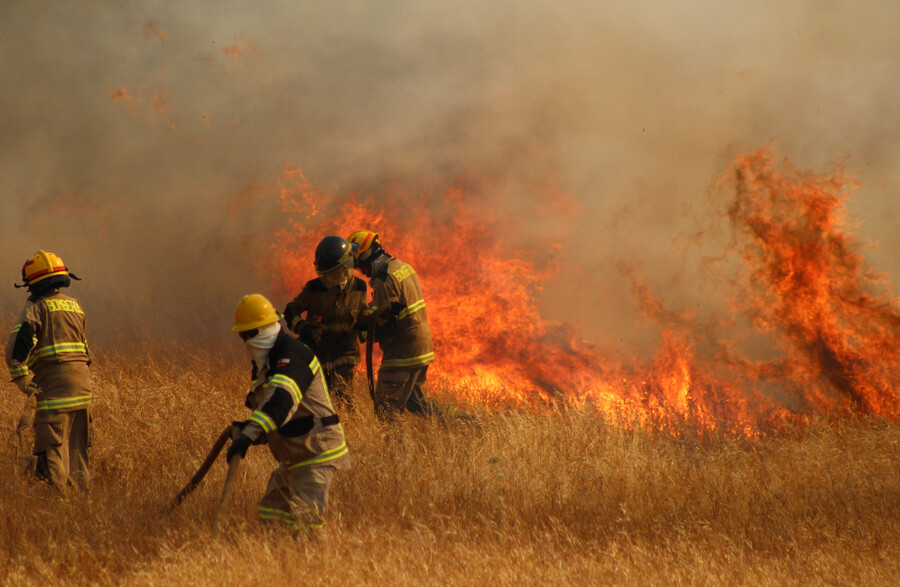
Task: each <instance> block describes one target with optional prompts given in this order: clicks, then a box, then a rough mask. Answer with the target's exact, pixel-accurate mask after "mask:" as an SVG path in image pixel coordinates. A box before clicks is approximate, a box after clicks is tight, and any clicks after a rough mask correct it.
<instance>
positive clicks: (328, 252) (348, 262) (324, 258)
mask: <svg viewBox="0 0 900 587" xmlns="http://www.w3.org/2000/svg"><path fill="white" fill-rule="evenodd" d="M315 265H316V273H318V274H319V275H322V274H323V273H328V272H329V271H331V270H332V269H337V268H338V267H340V266H342V265H343V266H344V267H347V268H350V269H352V268H353V247H352V246H351V245H350V243H349V242H347V239H344V238H341V237H339V236H326V237H325V238H323V239H322V240H321V241H319V246H317V247H316V263H315Z"/></svg>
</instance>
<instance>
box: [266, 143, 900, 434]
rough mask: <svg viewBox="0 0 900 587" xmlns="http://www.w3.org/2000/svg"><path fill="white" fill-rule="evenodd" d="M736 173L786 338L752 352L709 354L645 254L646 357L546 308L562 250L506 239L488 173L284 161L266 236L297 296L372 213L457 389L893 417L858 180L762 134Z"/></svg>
mask: <svg viewBox="0 0 900 587" xmlns="http://www.w3.org/2000/svg"><path fill="white" fill-rule="evenodd" d="M729 177H730V178H732V180H731V182H730V183H728V182H724V183H723V187H724V188H725V189H730V190H731V189H733V191H734V194H735V195H734V203H733V206H732V208H731V212H730V219H731V221H732V223H733V224H734V226H735V228H736V233H737V234H738V235H739V240H740V243H741V252H742V256H743V261H744V264H745V268H746V275H747V277H748V278H749V280H748V283H750V284H752V285H748V286H747V288H746V290H745V292H744V293H747V294H749V297H748V299H749V300H750V301H749V302H747V303H746V304H745V305H744V306H743V307H742V308H740V309H741V311H743V312H745V313H746V314H747V315H748V316H749V317H750V319H751V321H752V323H753V324H754V325H755V326H756V327H757V328H759V329H760V330H761V331H762V332H765V333H768V334H769V335H770V336H773V337H774V338H776V339H777V340H778V341H779V342H780V343H781V348H782V349H783V351H784V353H785V354H784V356H783V357H780V358H777V359H775V360H771V361H750V360H747V359H745V358H743V357H742V356H741V354H740V352H739V351H737V350H736V346H735V345H734V344H732V343H731V342H726V341H719V342H718V343H717V344H716V345H714V347H715V348H716V349H717V352H716V353H715V354H714V356H712V357H709V356H707V355H708V354H709V353H708V352H705V353H701V352H698V349H699V348H700V346H699V345H700V342H699V341H700V340H701V338H700V335H699V334H698V333H699V332H700V331H701V330H702V328H703V325H702V324H701V323H700V322H699V321H698V319H697V318H696V317H694V316H692V315H691V314H689V313H686V312H673V311H670V310H666V309H665V307H664V304H663V303H662V302H661V301H660V300H657V299H656V298H654V296H653V295H652V294H651V293H650V291H649V288H648V287H647V286H646V285H644V284H642V283H641V282H640V280H639V279H638V278H637V277H636V276H635V275H634V272H630V275H629V277H630V279H631V281H632V290H633V292H634V295H635V297H636V299H637V301H638V303H639V305H640V307H641V308H642V309H643V310H644V311H645V313H646V314H647V315H649V316H651V317H652V318H654V319H656V320H657V322H659V324H660V327H661V340H662V344H661V348H660V349H659V350H658V351H657V353H656V355H655V356H654V358H653V359H652V361H650V363H649V364H643V365H641V364H639V363H638V361H637V360H636V359H635V358H633V357H622V356H620V355H619V354H617V353H616V352H615V351H613V350H609V349H598V348H595V347H594V346H592V345H590V344H588V343H587V342H585V341H583V340H580V339H579V337H578V336H577V333H576V331H575V329H574V328H573V327H571V326H570V325H566V324H560V323H554V322H550V321H547V320H545V319H543V318H542V317H541V314H540V311H539V305H538V300H537V295H538V293H539V291H540V289H541V287H542V285H543V284H544V283H545V282H546V281H547V280H548V279H551V278H553V277H554V276H555V275H556V274H557V272H558V271H559V269H560V263H561V262H562V261H559V259H560V258H564V255H556V256H555V258H556V259H557V261H555V262H552V261H551V262H538V261H537V260H536V256H535V254H534V251H533V250H528V249H522V248H516V247H513V246H511V245H510V244H509V239H508V238H507V237H505V236H504V231H503V230H502V228H503V219H502V218H501V217H499V216H498V214H499V211H498V210H497V209H496V208H495V207H492V199H491V198H490V197H489V191H490V190H489V187H486V186H480V185H476V184H473V183H471V182H469V183H466V182H459V183H457V184H448V185H443V186H441V187H440V188H435V189H433V190H430V191H413V190H409V189H407V188H404V187H403V186H394V188H395V189H392V191H391V192H390V197H389V198H384V199H382V200H376V198H374V197H372V196H369V197H363V196H362V195H360V194H357V193H354V194H350V195H349V196H347V197H340V198H339V197H336V196H335V195H332V194H329V193H326V192H324V191H322V190H320V189H317V188H315V187H312V186H310V184H309V182H308V181H307V179H306V177H305V176H304V175H303V172H302V171H301V170H300V169H299V168H297V167H294V166H290V165H285V167H284V170H283V174H282V176H281V178H280V180H279V184H278V190H279V199H280V205H281V209H282V211H283V219H284V222H285V225H284V226H285V228H284V229H283V230H281V231H280V232H279V234H278V235H277V238H276V239H275V240H276V243H277V244H275V245H273V246H272V250H271V253H272V255H271V258H270V267H269V273H270V275H273V276H274V277H273V283H272V288H273V289H274V290H275V291H276V292H277V293H278V294H279V295H281V296H283V297H284V299H290V298H291V297H293V296H294V295H295V294H296V292H297V291H298V290H299V288H300V287H301V286H302V284H303V283H304V282H305V281H306V280H307V279H311V278H312V277H314V272H313V267H312V251H313V250H314V249H315V246H316V244H317V242H318V241H319V240H320V239H321V238H322V237H324V236H326V235H329V234H338V235H342V236H346V235H347V234H349V233H350V232H351V231H353V230H355V229H358V228H368V229H370V230H374V231H376V232H378V233H379V234H380V236H381V240H382V243H383V245H384V247H385V249H386V250H387V251H388V252H389V253H390V254H392V255H393V256H396V257H399V258H401V259H403V260H404V261H407V262H409V263H410V264H412V266H413V267H414V268H415V269H416V271H417V273H418V275H419V277H420V279H421V282H422V286H423V289H424V293H425V299H426V303H427V311H428V318H429V322H430V325H431V329H432V335H433V337H434V345H435V354H436V357H437V360H436V362H435V363H434V365H433V367H432V370H431V371H429V376H431V373H432V372H433V373H434V375H435V376H436V377H435V378H436V379H437V380H438V381H440V382H441V385H440V386H439V387H440V388H441V390H443V392H444V393H448V394H451V395H453V396H455V397H456V398H458V399H459V400H461V401H466V402H478V403H482V404H488V405H494V406H508V405H519V406H542V405H559V404H564V405H566V406H575V407H581V408H591V409H595V410H596V411H598V412H599V413H601V414H603V415H605V416H607V417H610V418H615V419H619V420H620V421H625V422H634V421H636V422H640V423H642V424H644V425H646V424H651V425H658V426H661V427H668V428H670V429H673V428H676V427H677V426H679V425H683V424H688V425H691V426H694V427H697V428H699V429H701V430H708V431H722V430H726V431H731V432H736V433H740V434H747V435H754V434H757V433H758V431H759V430H760V429H762V428H764V427H765V426H768V425H772V424H777V423H779V422H782V421H784V420H786V419H796V418H799V417H803V416H805V415H809V414H817V413H833V412H835V411H838V412H840V411H841V410H846V409H850V408H853V409H856V410H859V411H864V412H871V413H876V414H881V415H884V416H888V417H891V418H895V417H896V416H897V415H898V406H900V402H898V401H897V395H896V392H895V391H894V390H896V389H897V388H898V385H897V383H898V381H897V380H896V379H897V378H898V377H900V371H898V369H897V366H898V364H900V361H898V359H900V344H897V343H898V342H900V341H898V340H897V337H898V329H897V326H898V325H900V315H898V313H897V310H896V308H895V307H894V306H893V305H892V304H890V303H888V302H887V301H885V300H883V299H879V298H876V297H872V295H871V294H869V293H868V288H869V287H870V286H871V285H872V278H871V277H870V276H868V275H867V274H866V273H865V272H864V270H863V262H862V258H861V256H860V254H859V252H858V250H857V249H858V247H857V246H856V245H854V244H853V240H852V236H851V235H849V234H847V233H845V232H842V229H841V218H842V216H841V215H842V202H843V198H842V196H840V195H838V194H839V192H841V191H842V190H846V189H848V188H849V187H851V185H850V184H848V183H845V178H844V177H843V176H841V175H840V174H837V173H836V174H833V175H832V176H831V177H830V178H828V179H826V180H822V179H818V178H815V177H813V176H812V175H809V174H802V173H799V172H795V171H793V170H792V169H789V170H788V171H787V172H785V173H779V172H778V171H777V170H776V169H775V166H774V164H773V161H772V157H771V154H770V153H769V152H768V151H760V152H758V153H754V154H750V155H745V156H742V157H740V158H738V159H737V160H736V161H735V163H734V164H733V166H732V169H731V171H730V173H729ZM734 178H736V179H734ZM546 195H547V197H548V200H547V202H548V206H550V205H552V204H553V202H556V201H558V200H559V199H560V193H559V192H558V191H557V190H552V189H548V190H546ZM436 200H437V201H440V206H439V207H436V206H434V205H433V202H435V201H436ZM542 244H543V245H544V246H545V247H551V248H556V249H560V248H561V245H560V244H559V243H549V242H548V243H542ZM626 273H629V272H628V271H626ZM772 382H774V383H775V384H777V385H778V386H779V389H789V390H791V391H792V392H794V393H797V394H800V395H801V396H803V398H805V401H804V402H803V406H802V408H801V409H799V410H798V409H788V407H787V406H786V405H785V402H783V401H779V399H778V397H777V394H776V395H773V394H771V393H769V392H767V391H764V389H765V388H766V384H770V383H772Z"/></svg>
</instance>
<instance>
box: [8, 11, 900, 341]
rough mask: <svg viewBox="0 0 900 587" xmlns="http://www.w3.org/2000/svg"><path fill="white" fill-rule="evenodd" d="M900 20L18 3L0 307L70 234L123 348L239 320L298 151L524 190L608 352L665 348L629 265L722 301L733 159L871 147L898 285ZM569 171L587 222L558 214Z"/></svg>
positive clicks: (531, 228)
mask: <svg viewBox="0 0 900 587" xmlns="http://www.w3.org/2000/svg"><path fill="white" fill-rule="evenodd" d="M898 17H900V7H898V6H895V5H894V4H893V3H888V2H882V1H880V0H861V1H859V2H855V3H853V4H852V6H851V5H849V4H847V3H840V2H822V1H812V0H809V1H793V2H769V1H764V0H758V1H755V2H742V3H722V2H718V1H714V0H694V1H691V2H659V1H647V0H645V1H638V2H616V1H597V2H582V1H574V0H556V1H552V2H551V1H549V0H546V1H544V0H542V1H527V2H523V1H515V2H513V1H507V0H499V1H494V2H476V1H472V0H454V1H452V2H450V1H445V0H434V1H431V2H420V1H414V0H378V1H374V0H351V1H344V2H319V1H312V2H310V1H302V2H297V1H282V0H273V1H270V2H261V3H250V2H236V1H233V0H226V1H224V2H222V1H217V2H211V1H208V0H198V1H194V2H175V1H172V0H165V1H161V0H157V1H151V2H147V1H141V2H137V1H122V2H113V3H109V2H86V3H85V2H79V3H60V2H50V1H43V2H41V1H38V2H27V3H26V2H6V3H4V6H3V8H0V73H2V82H3V89H2V91H0V132H2V136H3V140H2V143H0V178H2V180H0V182H2V183H0V199H2V203H0V210H2V216H0V231H2V234H3V239H2V242H3V247H2V249H0V269H2V270H3V274H5V275H7V280H6V281H7V283H8V284H9V286H8V287H4V288H3V289H0V292H2V293H0V304H2V306H0V308H4V309H5V310H6V311H7V312H14V311H16V310H17V309H18V307H19V306H20V305H21V303H22V298H23V297H24V296H22V294H21V292H20V291H19V292H17V291H14V290H13V289H12V288H11V283H12V282H13V280H14V279H16V278H17V277H18V270H19V268H20V267H21V264H22V262H23V261H24V259H25V258H27V257H28V256H30V255H31V254H32V253H33V252H34V251H35V250H36V249H37V248H45V249H48V250H52V251H54V252H57V253H58V254H60V255H62V256H63V258H64V259H66V261H67V262H68V263H69V264H70V266H71V267H72V268H73V269H74V270H75V271H76V272H80V273H81V274H82V276H83V277H84V278H85V281H84V282H83V283H81V284H79V285H78V286H77V287H78V291H76V290H74V289H73V294H75V295H78V296H79V297H81V298H83V300H84V302H85V305H86V306H87V307H89V308H90V310H91V311H92V312H91V313H92V314H93V315H94V316H95V318H94V324H95V325H96V326H97V329H98V330H99V332H100V335H101V336H106V335H115V334H118V333H120V332H125V333H128V332H133V331H139V332H143V333H146V334H147V335H148V336H150V335H157V334H158V333H159V332H160V331H163V332H166V331H170V332H171V336H172V339H173V340H177V339H179V338H184V337H186V336H190V333H191V332H194V331H202V332H218V329H222V328H225V329H227V326H228V322H229V318H230V316H229V314H230V311H231V309H232V308H233V306H234V304H235V302H236V301H237V299H238V298H239V297H240V295H242V294H243V293H247V292H249V291H254V290H262V291H264V290H265V287H266V283H265V280H264V276H261V275H259V273H258V272H255V271H254V266H255V265H256V264H257V263H258V261H259V258H260V256H261V255H263V254H265V245H266V243H267V242H268V238H269V236H268V231H269V229H270V228H271V227H272V226H273V223H277V218H278V210H275V209H273V206H272V202H271V201H270V200H264V199H254V197H253V193H254V186H255V185H257V184H271V183H272V182H273V181H274V179H275V178H276V177H277V175H278V173H279V171H280V169H281V166H282V163H283V162H289V163H291V164H294V165H298V166H300V167H301V168H302V169H303V170H304V172H305V173H306V175H307V176H308V177H309V179H310V181H311V182H312V183H313V184H315V185H317V186H319V187H321V188H323V189H325V190H327V191H331V190H347V189H359V190H362V191H367V190H368V191H370V192H374V193H377V189H378V188H377V186H379V182H380V181H381V180H382V179H383V178H385V177H413V178H414V177H417V176H434V175H435V174H437V175H439V176H446V177H448V178H453V177H455V176H457V175H461V174H465V175H476V176H477V175H479V174H481V175H484V176H487V177H491V178H492V179H493V180H495V181H500V184H501V185H502V186H504V187H503V189H502V190H501V191H502V194H501V195H502V198H501V199H500V200H499V201H498V206H504V207H507V208H508V210H509V216H508V217H509V220H508V226H507V228H508V229H509V233H510V235H511V238H515V235H522V234H529V235H534V236H535V237H540V238H544V237H550V238H555V239H557V240H560V241H561V242H562V243H563V244H564V245H566V247H567V248H568V250H569V266H568V267H567V268H566V269H565V270H564V271H563V273H562V274H561V277H560V279H559V280H558V281H557V282H555V283H554V284H551V285H550V286H549V288H548V289H547V291H546V292H545V298H546V300H545V303H546V312H547V315H548V317H550V318H554V319H562V320H567V321H574V322H575V323H576V325H577V326H578V327H579V329H580V331H581V333H582V335H583V336H585V337H586V338H589V339H592V340H595V341H598V342H600V343H602V344H613V345H620V344H621V345H625V346H628V345H635V344H640V343H642V342H643V341H644V340H645V338H646V336H647V332H646V330H645V328H644V327H642V326H641V325H640V323H639V322H638V321H637V320H636V315H637V314H636V312H635V311H634V303H633V302H632V301H631V299H630V297H629V293H628V282H627V280H626V279H625V278H623V276H622V275H621V274H620V272H619V271H618V269H617V265H618V263H619V262H620V261H621V260H625V261H626V262H627V263H628V264H631V265H634V266H637V267H639V269H638V272H639V274H640V275H641V276H642V277H643V278H644V279H646V280H647V281H648V282H650V284H651V285H652V286H653V287H654V288H655V291H656V292H657V293H658V294H659V296H660V297H662V298H664V299H666V300H668V301H670V302H671V303H672V304H673V305H676V306H678V305H704V304H707V303H710V304H713V305H714V302H711V301H710V300H715V298H716V293H715V292H716V291H717V290H716V289H715V288H714V287H710V285H711V284H709V283H708V278H707V277H706V276H705V274H704V268H703V266H702V264H701V263H700V262H699V260H700V259H702V258H703V257H704V256H705V255H706V256H708V255H712V254H716V250H715V247H716V246H718V244H721V243H720V242H718V243H717V242H713V243H712V244H707V245H706V248H702V247H701V248H700V249H697V250H695V251H694V253H696V254H694V253H689V254H688V255H685V252H684V246H685V244H686V243H688V242H689V241H690V239H691V235H693V234H695V233H697V231H698V230H700V229H704V230H712V233H714V232H715V226H717V224H716V223H719V224H721V225H724V219H722V218H721V216H719V215H717V214H718V212H719V211H720V210H721V207H722V206H724V202H722V201H719V200H717V199H716V198H715V197H713V196H711V194H710V186H711V185H712V184H713V182H714V181H715V180H716V179H717V178H718V176H719V175H720V174H721V173H723V172H724V170H725V169H726V168H727V165H728V163H729V162H730V161H731V159H732V157H733V156H734V155H736V154H738V153H740V152H742V151H746V150H750V149H757V148H759V147H761V146H764V145H766V144H772V145H773V146H774V147H775V148H776V149H777V150H778V151H779V152H780V153H782V154H783V155H784V156H786V157H788V158H790V159H791V161H792V162H793V163H794V164H795V165H798V166H800V167H806V168H810V169H814V170H825V169H827V168H828V166H829V165H830V164H831V163H833V162H836V161H839V160H842V159H844V158H847V157H849V158H850V159H849V162H848V166H849V167H852V168H855V169H857V170H859V171H860V179H861V181H862V182H863V183H864V184H865V187H864V189H862V190H861V191H859V192H856V194H855V199H854V201H853V202H852V203H851V210H852V211H853V212H854V213H856V214H858V215H859V216H860V217H861V218H862V219H863V220H864V224H862V226H861V227H860V228H859V232H861V233H862V234H863V235H865V237H866V238H868V239H870V240H872V241H881V242H882V243H883V248H881V249H880V250H877V251H874V252H872V253H871V257H870V258H871V259H872V260H873V262H874V263H875V264H876V265H877V266H878V267H879V268H880V269H881V270H883V271H886V272H888V273H892V274H898V273H900V271H898V270H900V257H898V255H896V253H895V252H894V250H895V247H894V245H895V237H894V234H895V233H896V229H897V228H898V204H897V203H896V202H897V200H896V198H895V197H893V196H892V195H893V194H894V193H895V191H896V190H897V189H898V187H900V186H898V179H900V176H898V173H900V168H898V161H900V158H898V154H900V153H898V141H897V138H898V137H897V135H898V132H900V113H898V110H897V109H896V107H895V105H896V104H897V103H900V95H898V94H900V84H898V82H897V77H896V75H895V70H896V56H897V55H900V37H898V35H896V31H895V26H894V25H895V24H896V23H897V22H898ZM545 175H551V176H552V177H553V181H554V182H555V183H556V187H558V188H560V189H562V190H563V191H566V192H568V193H570V194H571V195H572V196H573V198H574V199H575V200H576V201H577V203H578V208H577V210H576V212H575V214H574V215H573V216H571V217H568V218H560V219H558V220H555V219H553V218H550V219H548V218H546V216H545V215H544V214H543V212H541V213H535V211H534V208H535V206H536V201H537V198H536V196H535V195H534V194H533V193H532V192H531V190H532V189H533V186H534V185H535V183H536V182H539V181H542V177H540V176H545ZM242 194H244V199H243V200H242V199H241V195H242ZM381 197H389V195H387V194H381ZM720 199H721V198H720ZM236 201H241V202H244V204H245V205H244V206H241V207H237V208H236V207H235V206H234V205H233V204H234V202H236ZM248 209H249V210H250V211H252V213H247V210H248ZM234 210H240V212H241V213H239V214H235V213H234ZM542 210H543V209H542ZM711 227H712V229H711ZM720 229H721V230H722V231H723V232H724V231H725V228H724V227H720ZM514 242H516V241H514ZM710 247H712V248H710ZM691 255H694V256H691ZM279 301H280V302H281V303H283V302H284V301H285V300H279ZM186 330H187V331H188V332H187V333H185V331H186Z"/></svg>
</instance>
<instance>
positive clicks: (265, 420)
mask: <svg viewBox="0 0 900 587" xmlns="http://www.w3.org/2000/svg"><path fill="white" fill-rule="evenodd" d="M250 421H251V422H256V423H257V424H259V427H260V428H262V429H263V432H265V433H266V434H269V433H270V432H272V431H273V430H275V428H277V426H275V422H274V421H273V420H272V418H270V417H269V415H268V414H267V413H265V412H261V411H260V410H256V411H255V412H253V414H251V415H250Z"/></svg>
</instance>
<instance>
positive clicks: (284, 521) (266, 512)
mask: <svg viewBox="0 0 900 587" xmlns="http://www.w3.org/2000/svg"><path fill="white" fill-rule="evenodd" d="M257 515H258V516H259V523H260V524H261V525H262V526H263V527H264V528H275V527H278V526H286V527H288V528H291V529H293V528H296V526H297V521H296V520H295V519H294V515H293V514H292V513H291V488H290V483H289V480H288V472H287V470H286V469H285V468H284V465H279V466H278V468H277V469H275V470H274V471H272V476H271V477H269V483H268V485H267V486H266V493H265V494H264V495H263V496H262V499H260V500H259V504H258V505H257Z"/></svg>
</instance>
